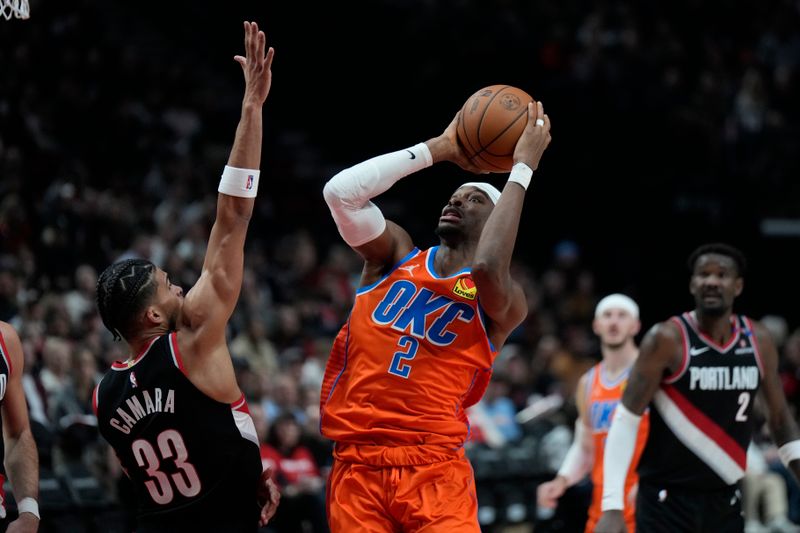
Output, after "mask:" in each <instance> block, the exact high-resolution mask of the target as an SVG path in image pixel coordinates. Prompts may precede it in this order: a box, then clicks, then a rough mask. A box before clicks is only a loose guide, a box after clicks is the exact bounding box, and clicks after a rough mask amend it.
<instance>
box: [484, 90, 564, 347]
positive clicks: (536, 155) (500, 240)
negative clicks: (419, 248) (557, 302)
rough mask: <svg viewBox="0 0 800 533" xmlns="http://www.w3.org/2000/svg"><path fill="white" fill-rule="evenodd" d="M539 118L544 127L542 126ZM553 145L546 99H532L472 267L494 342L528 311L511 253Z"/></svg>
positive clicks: (505, 334) (498, 340)
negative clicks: (531, 188)
mask: <svg viewBox="0 0 800 533" xmlns="http://www.w3.org/2000/svg"><path fill="white" fill-rule="evenodd" d="M539 118H541V120H540V122H543V123H542V124H541V125H537V119H539ZM549 144H550V118H549V117H548V116H547V115H545V114H544V108H543V107H542V103H541V102H537V103H536V104H533V103H529V104H528V123H527V125H526V126H525V130H524V131H523V132H522V136H521V137H520V139H519V141H517V146H516V148H515V149H514V163H515V164H514V168H513V169H512V171H511V175H510V176H509V180H508V182H507V183H506V186H505V187H504V188H503V193H502V194H501V195H500V200H498V202H497V205H496V206H495V207H494V209H493V210H492V214H491V215H489V219H488V220H487V221H486V225H485V226H484V227H483V232H482V233H481V239H480V241H479V242H478V247H477V249H476V251H475V260H474V263H473V265H472V279H473V280H474V281H475V285H476V286H477V287H478V294H479V295H480V296H479V297H480V302H481V307H483V309H484V311H486V314H487V315H489V318H490V319H491V324H490V326H489V335H490V337H491V338H492V341H493V342H494V343H495V345H501V344H502V343H503V342H505V339H506V338H507V337H508V334H509V333H511V331H512V330H513V329H514V328H516V327H517V326H518V325H519V324H520V323H521V322H522V321H523V320H524V319H525V315H526V313H527V305H526V303H525V295H524V293H523V290H522V287H520V285H519V284H518V283H517V282H516V281H514V280H513V279H512V278H511V270H510V267H511V256H512V253H513V251H514V244H515V243H516V240H517V230H518V228H519V219H520V214H521V213H522V203H523V201H524V200H525V191H526V190H527V188H528V184H529V183H530V176H531V173H532V172H533V171H534V170H536V169H537V168H538V167H539V160H540V159H541V157H542V154H543V153H544V151H545V149H546V148H547V146H548V145H549Z"/></svg>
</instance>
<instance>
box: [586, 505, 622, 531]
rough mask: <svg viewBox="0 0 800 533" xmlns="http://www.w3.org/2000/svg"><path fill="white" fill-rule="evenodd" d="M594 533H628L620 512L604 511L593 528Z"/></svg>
mask: <svg viewBox="0 0 800 533" xmlns="http://www.w3.org/2000/svg"><path fill="white" fill-rule="evenodd" d="M594 532H595V533H628V528H627V526H626V525H625V519H624V518H623V516H622V511H619V510H614V511H605V512H604V513H603V514H602V515H600V520H599V521H598V522H597V525H596V526H595V527H594Z"/></svg>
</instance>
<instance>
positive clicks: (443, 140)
mask: <svg viewBox="0 0 800 533" xmlns="http://www.w3.org/2000/svg"><path fill="white" fill-rule="evenodd" d="M460 114H461V111H459V112H458V113H456V116H455V117H453V120H452V121H450V124H449V125H448V126H447V128H446V129H445V130H444V132H443V133H442V134H441V135H439V136H438V137H434V138H433V139H431V140H430V141H428V142H427V143H426V144H427V145H428V149H429V150H430V151H431V156H432V157H433V162H434V163H437V162H439V161H450V162H453V163H455V164H456V165H458V166H460V167H461V168H463V169H464V170H466V171H467V172H472V173H473V174H488V172H485V171H483V170H481V169H480V168H478V167H477V166H475V165H474V164H473V163H472V161H470V160H469V158H468V157H467V154H466V152H464V149H463V148H462V147H461V143H460V142H459V140H458V134H457V133H456V130H457V128H458V120H459V116H460Z"/></svg>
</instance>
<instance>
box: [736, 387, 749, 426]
mask: <svg viewBox="0 0 800 533" xmlns="http://www.w3.org/2000/svg"><path fill="white" fill-rule="evenodd" d="M748 405H750V393H749V392H743V393H741V394H740V395H739V410H738V411H736V421H737V422H747V406H748Z"/></svg>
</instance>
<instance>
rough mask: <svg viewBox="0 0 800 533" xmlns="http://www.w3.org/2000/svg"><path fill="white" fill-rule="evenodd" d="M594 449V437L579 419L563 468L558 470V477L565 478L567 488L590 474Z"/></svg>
mask: <svg viewBox="0 0 800 533" xmlns="http://www.w3.org/2000/svg"><path fill="white" fill-rule="evenodd" d="M592 449H593V445H592V435H591V433H590V432H589V431H587V430H586V428H585V425H584V423H583V422H581V420H580V419H578V420H577V421H576V422H575V437H574V439H573V441H572V445H571V446H570V447H569V450H567V455H566V456H565V457H564V462H563V463H562V465H561V468H559V469H558V475H559V476H561V477H563V478H564V480H565V482H566V486H567V487H571V486H572V485H574V484H576V483H577V482H578V481H580V480H582V479H583V478H584V477H585V476H586V474H588V473H589V470H590V469H591V468H592Z"/></svg>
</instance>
